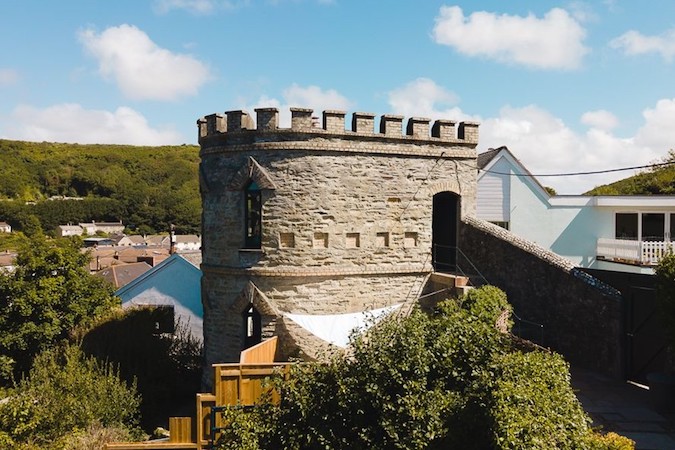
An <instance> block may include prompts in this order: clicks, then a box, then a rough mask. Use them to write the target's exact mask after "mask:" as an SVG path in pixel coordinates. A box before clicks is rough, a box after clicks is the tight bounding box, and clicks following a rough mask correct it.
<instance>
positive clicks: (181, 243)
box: [174, 234, 202, 252]
mask: <svg viewBox="0 0 675 450" xmlns="http://www.w3.org/2000/svg"><path fill="white" fill-rule="evenodd" d="M174 239H175V240H174V243H175V246H176V251H178V252H182V251H190V250H199V249H200V248H202V240H201V238H200V237H199V236H197V235H195V234H176V235H174Z"/></svg>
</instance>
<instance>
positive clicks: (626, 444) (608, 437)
mask: <svg viewBox="0 0 675 450" xmlns="http://www.w3.org/2000/svg"><path fill="white" fill-rule="evenodd" d="M590 448H591V449H593V450H635V441H633V440H631V439H628V438H627V437H625V436H621V435H620V434H616V433H607V434H604V435H602V434H597V433H594V434H593V435H592V436H591V447H590Z"/></svg>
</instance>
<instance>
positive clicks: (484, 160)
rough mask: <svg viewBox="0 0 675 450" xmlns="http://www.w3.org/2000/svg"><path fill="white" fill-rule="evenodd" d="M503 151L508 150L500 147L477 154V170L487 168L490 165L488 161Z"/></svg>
mask: <svg viewBox="0 0 675 450" xmlns="http://www.w3.org/2000/svg"><path fill="white" fill-rule="evenodd" d="M505 149H506V150H508V148H506V146H504V145H502V146H501V147H499V148H490V149H488V150H487V151H486V152H483V153H479V154H478V160H477V163H476V164H477V165H478V169H483V168H485V166H487V165H488V164H489V163H490V161H492V158H494V157H495V156H497V155H498V154H499V152H501V151H502V150H505Z"/></svg>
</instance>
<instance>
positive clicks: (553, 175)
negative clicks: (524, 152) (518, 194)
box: [478, 161, 675, 177]
mask: <svg viewBox="0 0 675 450" xmlns="http://www.w3.org/2000/svg"><path fill="white" fill-rule="evenodd" d="M672 164H675V161H669V162H664V163H657V164H647V165H644V166H632V167H621V168H619V169H605V170H590V171H587V172H567V173H540V174H532V173H507V172H497V171H495V170H485V169H478V170H479V171H481V172H485V173H494V174H496V175H508V176H511V177H572V176H576V175H597V174H601V173H611V172H622V171H624V170H635V169H647V168H655V167H663V166H670V165H672Z"/></svg>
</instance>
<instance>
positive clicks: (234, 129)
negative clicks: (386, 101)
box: [198, 108, 478, 373]
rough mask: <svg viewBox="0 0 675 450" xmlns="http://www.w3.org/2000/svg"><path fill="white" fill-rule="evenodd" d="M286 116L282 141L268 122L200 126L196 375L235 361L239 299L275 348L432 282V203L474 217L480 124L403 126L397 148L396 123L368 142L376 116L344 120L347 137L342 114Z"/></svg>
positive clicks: (269, 118) (273, 121)
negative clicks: (285, 320) (249, 224)
mask: <svg viewBox="0 0 675 450" xmlns="http://www.w3.org/2000/svg"><path fill="white" fill-rule="evenodd" d="M291 111H292V119H291V120H292V125H291V128H290V129H281V128H278V116H277V114H278V112H277V111H276V109H273V108H263V109H259V110H256V112H257V124H254V123H253V120H252V118H251V117H250V116H248V114H246V113H245V112H242V111H230V112H228V113H227V114H226V115H219V114H214V115H211V116H207V117H206V118H204V119H202V120H200V121H199V122H198V125H199V130H200V144H201V153H200V154H201V158H202V161H201V165H200V187H201V191H202V207H203V213H202V227H203V229H202V254H203V262H202V272H203V273H204V279H203V289H202V301H203V303H204V343H205V351H206V362H207V364H211V363H214V362H221V361H233V360H236V359H237V358H238V356H239V351H240V350H241V342H242V341H241V339H242V336H243V329H242V326H243V323H242V320H241V311H238V310H236V308H234V307H235V306H237V305H239V304H240V302H241V298H242V295H244V294H242V292H248V293H249V294H246V295H251V298H255V299H256V300H255V301H257V302H259V305H260V308H263V309H265V308H267V310H266V311H265V312H263V314H262V316H263V334H264V335H265V334H266V333H267V334H277V335H279V334H281V335H280V339H281V340H283V339H284V336H283V333H284V332H285V331H284V330H285V329H286V328H284V327H280V325H279V324H280V323H281V322H280V320H281V318H282V317H283V314H284V313H300V314H338V313H349V312H356V311H363V310H364V309H368V308H380V307H383V306H388V305H392V304H396V303H401V302H402V301H405V300H406V299H407V298H408V297H409V293H410V292H411V291H414V290H415V289H418V288H419V283H420V280H422V279H423V278H424V277H425V275H426V274H428V273H429V272H430V271H431V270H432V266H431V247H432V242H431V240H432V230H431V225H432V205H433V201H432V200H433V195H434V194H436V193H439V192H444V191H450V192H454V193H456V194H458V195H460V196H461V215H470V214H474V213H475V195H476V173H477V172H476V151H475V147H476V144H477V142H478V128H477V124H472V123H463V124H460V125H459V126H458V127H457V128H455V123H454V122H452V121H436V122H434V124H433V126H431V125H430V121H429V119H422V118H412V119H410V120H409V121H408V124H407V127H406V128H405V134H404V129H403V118H402V117H401V116H382V118H381V119H380V130H379V132H376V131H375V128H374V124H375V122H374V115H373V114H368V113H354V115H353V119H352V129H351V130H347V129H346V128H345V120H344V118H345V113H344V112H341V111H325V112H324V114H323V124H322V126H320V127H319V126H316V125H315V124H316V120H312V111H311V110H307V109H301V108H293V109H291ZM249 179H253V180H255V181H256V183H257V184H258V185H260V186H261V188H262V198H263V202H262V203H263V206H262V245H261V248H260V249H244V248H243V247H244V245H243V243H244V223H245V220H244V209H245V206H244V195H243V188H244V186H245V184H246V182H247V180H249ZM251 284H252V285H253V286H254V288H255V289H253V288H251V287H250V286H251ZM250 292H254V294H250ZM254 305H257V304H256V303H254ZM233 308H234V309H233ZM256 308H258V306H256ZM258 309H259V308H258ZM296 341H297V340H296ZM282 345H283V344H282ZM306 350H307V349H304V350H303V351H304V352H305V353H306V354H307V353H308V352H307V351H306ZM310 353H311V352H310ZM209 373H210V371H209Z"/></svg>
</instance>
